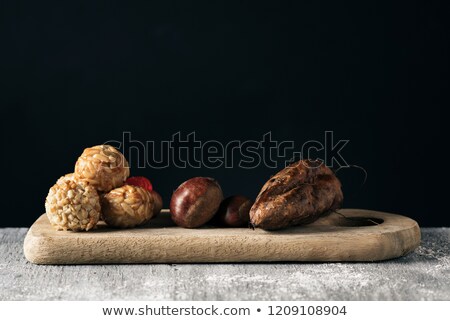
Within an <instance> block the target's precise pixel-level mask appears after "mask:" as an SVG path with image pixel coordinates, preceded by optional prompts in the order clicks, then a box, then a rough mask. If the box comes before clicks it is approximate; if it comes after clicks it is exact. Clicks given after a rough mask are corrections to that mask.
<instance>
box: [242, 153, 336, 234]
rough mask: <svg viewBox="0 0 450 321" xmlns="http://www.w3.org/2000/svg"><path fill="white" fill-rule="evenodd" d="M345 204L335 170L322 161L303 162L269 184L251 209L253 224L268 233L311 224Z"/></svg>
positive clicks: (273, 178)
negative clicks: (268, 231)
mask: <svg viewBox="0 0 450 321" xmlns="http://www.w3.org/2000/svg"><path fill="white" fill-rule="evenodd" d="M342 201H343V194H342V190H341V183H340V182H339V180H338V178H337V177H336V176H335V175H334V173H333V171H332V170H331V169H329V168H328V167H326V166H325V165H324V164H323V163H322V162H320V161H313V160H301V161H298V162H296V163H293V164H291V165H289V166H287V167H286V168H285V169H283V170H281V171H280V172H278V173H277V174H276V175H274V176H273V177H272V178H270V179H269V181H267V183H266V184H265V185H264V186H263V188H262V189H261V192H260V193H259V195H258V197H257V198H256V201H255V204H254V205H253V206H252V208H251V209H250V222H251V224H252V225H253V226H254V227H260V228H262V229H265V230H276V229H281V228H284V227H288V226H293V225H302V224H308V223H311V222H313V221H315V220H316V219H318V218H319V217H320V216H321V215H324V214H326V213H328V212H330V211H332V210H336V209H338V208H340V206H341V204H342Z"/></svg>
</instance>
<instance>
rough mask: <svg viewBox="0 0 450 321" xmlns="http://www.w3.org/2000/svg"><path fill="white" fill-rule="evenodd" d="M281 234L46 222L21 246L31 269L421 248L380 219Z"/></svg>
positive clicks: (333, 219) (162, 223)
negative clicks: (62, 227)
mask: <svg viewBox="0 0 450 321" xmlns="http://www.w3.org/2000/svg"><path fill="white" fill-rule="evenodd" d="M340 212H341V213H342V214H343V215H345V216H346V217H347V218H344V217H343V216H342V215H338V214H336V213H333V214H330V215H329V216H326V217H323V218H321V219H319V220H318V221H316V222H314V223H312V224H310V225H306V226H302V227H292V228H288V229H284V230H280V231H263V230H261V229H255V230H252V229H250V228H216V227H202V228H198V229H184V228H180V227H177V226H175V225H174V224H173V223H172V221H171V220H170V213H169V212H168V210H163V212H162V213H161V214H160V215H159V216H158V217H157V218H155V219H153V220H151V221H150V222H149V224H148V225H147V226H143V227H140V228H135V229H126V230H118V229H112V228H109V227H107V226H106V225H105V224H104V223H103V222H102V223H100V224H99V226H98V228H97V229H96V230H93V231H89V232H70V231H67V232H64V231H55V230H53V228H52V227H51V226H50V223H49V221H48V219H47V217H46V215H42V216H41V217H39V219H38V220H37V221H36V222H35V223H34V224H33V226H31V228H30V230H29V231H28V234H27V236H26V238H25V241H24V252H25V256H26V258H27V259H28V260H29V261H30V262H32V263H36V264H106V263H187V262H274V261H320V262H324V261H334V262H335V261H379V260H386V259H391V258H395V257H399V256H402V255H405V254H407V253H409V252H411V251H413V250H414V249H415V248H416V247H417V246H418V245H419V243H420V229H419V226H418V224H417V223H416V222H415V221H414V220H412V219H410V218H407V217H404V216H400V215H394V214H388V213H383V212H376V211H369V210H360V209H343V210H340Z"/></svg>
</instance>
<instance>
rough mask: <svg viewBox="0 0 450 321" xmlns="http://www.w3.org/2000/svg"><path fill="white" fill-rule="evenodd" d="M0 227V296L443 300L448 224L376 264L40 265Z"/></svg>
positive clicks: (448, 285)
mask: <svg viewBox="0 0 450 321" xmlns="http://www.w3.org/2000/svg"><path fill="white" fill-rule="evenodd" d="M26 232H27V229H25V228H5V229H0V300H450V228H424V229H422V239H423V241H422V245H421V246H420V247H419V248H418V249H417V250H416V251H415V252H414V253H412V254H410V255H408V256H406V257H403V258H399V259H396V260H391V261H386V262H379V263H313V264H310V263H308V264H305V263H278V264H174V265H168V264H151V265H78V266H75V265H73V266H44V265H42V266H40V265H33V264H31V263H29V262H27V261H26V259H25V258H24V256H23V251H22V243H23V239H24V237H25V234H26Z"/></svg>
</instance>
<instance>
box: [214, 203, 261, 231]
mask: <svg viewBox="0 0 450 321" xmlns="http://www.w3.org/2000/svg"><path fill="white" fill-rule="evenodd" d="M252 205H253V202H252V201H251V200H250V199H249V198H247V197H245V196H242V195H234V196H230V197H227V198H226V199H224V200H223V201H222V203H220V207H219V210H218V211H217V213H216V215H215V216H214V218H213V219H212V224H216V225H219V226H229V227H247V226H248V223H249V222H250V216H249V212H250V208H251V207H252Z"/></svg>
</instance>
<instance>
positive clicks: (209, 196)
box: [170, 177, 223, 228]
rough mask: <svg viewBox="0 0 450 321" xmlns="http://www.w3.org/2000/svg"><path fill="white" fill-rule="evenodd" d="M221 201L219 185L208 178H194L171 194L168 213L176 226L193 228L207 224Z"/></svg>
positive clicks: (221, 195)
mask: <svg viewBox="0 0 450 321" xmlns="http://www.w3.org/2000/svg"><path fill="white" fill-rule="evenodd" d="M222 200H223V194H222V189H221V188H220V185H219V183H218V182H217V181H216V180H215V179H213V178H210V177H194V178H191V179H189V180H187V181H186V182H184V183H183V184H181V185H180V186H179V187H178V188H177V189H176V190H175V192H173V194H172V198H171V200H170V213H171V217H172V220H173V221H174V222H175V224H177V225H178V226H182V227H186V228H195V227H199V226H202V225H203V224H205V223H206V222H208V221H209V220H210V219H211V218H212V217H213V216H214V214H215V213H216V212H217V209H218V208H219V206H220V202H222Z"/></svg>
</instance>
